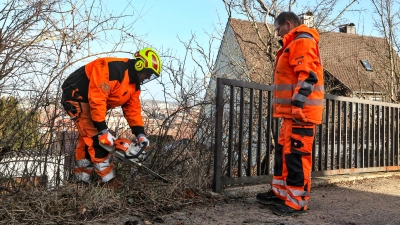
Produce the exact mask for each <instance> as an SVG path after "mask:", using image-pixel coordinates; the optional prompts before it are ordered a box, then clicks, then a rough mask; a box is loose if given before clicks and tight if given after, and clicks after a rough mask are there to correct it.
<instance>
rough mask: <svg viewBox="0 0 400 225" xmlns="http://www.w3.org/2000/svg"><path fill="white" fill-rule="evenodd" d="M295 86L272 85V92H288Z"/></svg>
mask: <svg viewBox="0 0 400 225" xmlns="http://www.w3.org/2000/svg"><path fill="white" fill-rule="evenodd" d="M295 87H296V85H295V84H274V90H276V91H290V90H294V88H295Z"/></svg>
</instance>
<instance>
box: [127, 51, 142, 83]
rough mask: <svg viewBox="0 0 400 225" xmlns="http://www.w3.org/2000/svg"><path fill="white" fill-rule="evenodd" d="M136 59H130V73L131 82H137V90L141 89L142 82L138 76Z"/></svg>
mask: <svg viewBox="0 0 400 225" xmlns="http://www.w3.org/2000/svg"><path fill="white" fill-rule="evenodd" d="M135 62H136V60H135V59H129V60H128V74H129V83H131V84H134V83H136V91H138V90H140V82H139V78H138V72H137V71H136V70H135Z"/></svg>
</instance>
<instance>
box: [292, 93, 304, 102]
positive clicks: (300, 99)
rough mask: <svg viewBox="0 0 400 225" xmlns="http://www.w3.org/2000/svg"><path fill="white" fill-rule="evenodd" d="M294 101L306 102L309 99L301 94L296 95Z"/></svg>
mask: <svg viewBox="0 0 400 225" xmlns="http://www.w3.org/2000/svg"><path fill="white" fill-rule="evenodd" d="M293 100H294V101H299V102H305V101H307V97H306V96H304V95H301V94H294V97H293Z"/></svg>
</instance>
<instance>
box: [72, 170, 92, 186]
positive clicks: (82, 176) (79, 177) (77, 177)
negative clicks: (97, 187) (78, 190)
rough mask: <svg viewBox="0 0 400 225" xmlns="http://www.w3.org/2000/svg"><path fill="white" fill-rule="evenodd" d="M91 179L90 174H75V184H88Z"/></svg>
mask: <svg viewBox="0 0 400 225" xmlns="http://www.w3.org/2000/svg"><path fill="white" fill-rule="evenodd" d="M91 177H92V175H91V174H87V173H84V172H82V173H76V174H75V182H77V181H83V182H86V183H89V182H90V179H91Z"/></svg>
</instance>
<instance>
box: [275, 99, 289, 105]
mask: <svg viewBox="0 0 400 225" xmlns="http://www.w3.org/2000/svg"><path fill="white" fill-rule="evenodd" d="M274 104H280V105H291V104H292V98H274Z"/></svg>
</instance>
